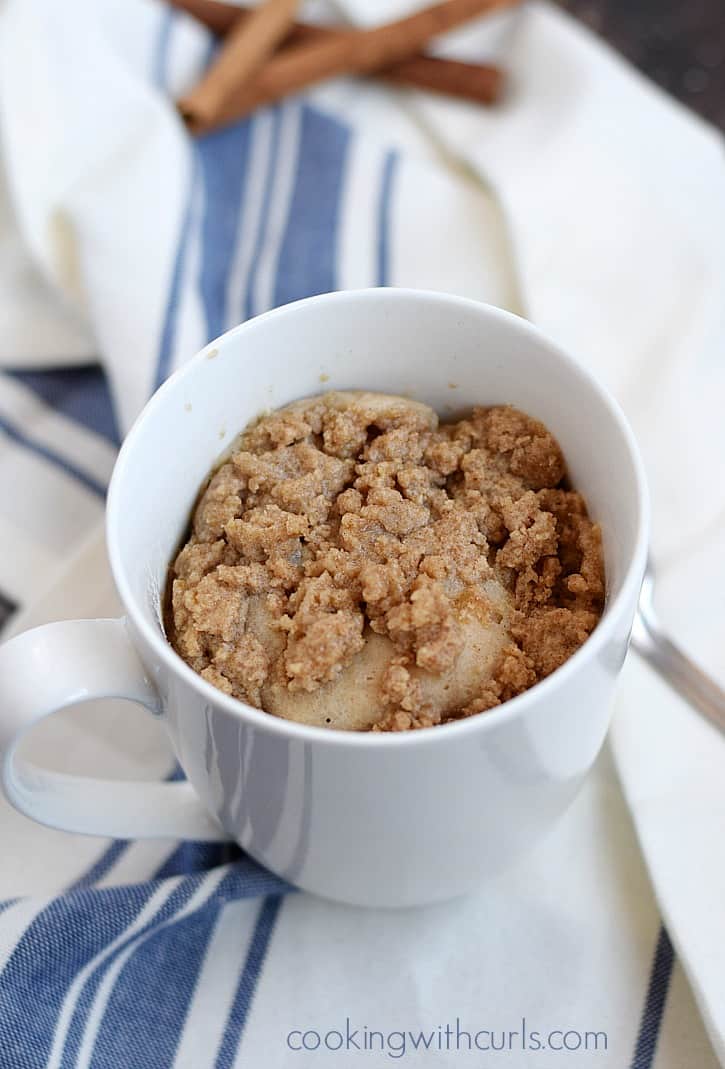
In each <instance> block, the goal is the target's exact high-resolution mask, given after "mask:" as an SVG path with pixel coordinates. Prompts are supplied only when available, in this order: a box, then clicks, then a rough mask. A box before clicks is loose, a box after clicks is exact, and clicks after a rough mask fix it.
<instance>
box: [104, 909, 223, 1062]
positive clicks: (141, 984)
mask: <svg viewBox="0 0 725 1069" xmlns="http://www.w3.org/2000/svg"><path fill="white" fill-rule="evenodd" d="M220 909H221V903H220V901H219V900H218V899H216V900H211V901H210V902H209V903H208V904H207V905H205V906H202V908H201V909H199V910H198V911H197V912H195V913H192V914H190V915H189V916H188V917H184V918H183V919H181V920H179V921H177V922H175V923H173V924H170V925H167V926H165V927H160V928H157V929H156V930H155V931H152V933H151V934H150V935H149V937H148V938H147V939H146V940H145V941H144V942H143V943H142V944H141V945H140V946H139V947H138V949H137V950H135V951H134V953H133V954H132V956H131V957H130V958H129V960H128V961H127V962H126V964H125V965H124V967H123V968H122V969H121V972H120V973H119V975H118V978H117V980H116V983H115V985H114V988H113V991H112V993H111V996H110V997H109V1000H108V1004H107V1006H106V1009H105V1012H104V1014H103V1020H102V1022H101V1026H100V1028H99V1031H98V1034H97V1036H96V1042H95V1044H94V1048H93V1056H92V1058H91V1062H90V1069H120V1067H121V1066H123V1069H151V1067H154V1069H155V1067H156V1066H170V1065H172V1063H173V1061H174V1055H175V1054H176V1049H177V1047H178V1045H179V1040H180V1038H181V1033H182V1030H183V1027H184V1021H185V1020H186V1015H187V1013H188V1010H189V1004H190V1002H191V998H192V995H193V994H194V988H195V986H196V982H197V978H198V975H199V971H200V969H201V966H202V964H203V961H204V955H205V953H206V948H207V945H208V943H209V939H210V938H211V934H212V931H213V930H214V925H215V924H216V921H217V918H218V916H219V911H220Z"/></svg>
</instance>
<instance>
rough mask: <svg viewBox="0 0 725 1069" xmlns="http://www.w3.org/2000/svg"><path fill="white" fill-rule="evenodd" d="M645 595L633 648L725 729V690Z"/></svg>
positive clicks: (633, 629)
mask: <svg viewBox="0 0 725 1069" xmlns="http://www.w3.org/2000/svg"><path fill="white" fill-rule="evenodd" d="M647 602H648V599H646V598H643V599H642V601H640V606H639V609H638V612H637V616H636V617H635V621H634V627H633V628H632V648H633V649H634V650H636V652H637V653H638V654H639V655H640V657H642V658H643V659H644V660H645V661H647V663H648V664H650V665H651V666H652V667H653V668H654V669H656V671H657V672H659V674H660V675H661V676H662V678H663V679H664V680H666V682H667V683H669V684H670V686H671V687H672V688H673V689H674V690H676V691H677V693H678V694H680V695H681V696H682V697H683V698H684V699H685V700H686V701H688V702H689V703H690V705H691V706H692V707H693V708H694V709H696V710H697V711H698V712H699V713H701V714H702V715H703V716H704V717H706V718H707V719H708V720H710V721H711V722H712V723H713V724H715V725H716V726H717V727H718V728H719V729H720V730H721V731H722V732H725V690H723V688H722V687H721V686H719V684H717V683H716V682H715V680H714V679H713V678H712V677H711V676H709V675H708V674H707V672H705V671H704V670H703V669H702V668H700V666H699V665H697V664H695V662H694V661H693V660H691V659H690V658H689V657H688V656H687V654H686V653H684V652H683V650H681V649H680V647H679V646H677V645H676V644H675V643H674V642H673V641H672V640H671V639H670V638H669V637H668V636H667V634H666V633H665V632H664V631H663V630H662V626H661V624H660V622H659V620H658V618H657V615H656V613H655V612H654V609H653V607H652V605H651V602H650V603H649V604H648V603H647Z"/></svg>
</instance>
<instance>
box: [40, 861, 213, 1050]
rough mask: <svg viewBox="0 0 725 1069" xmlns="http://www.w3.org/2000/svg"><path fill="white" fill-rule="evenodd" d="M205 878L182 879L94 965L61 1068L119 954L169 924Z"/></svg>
mask: <svg viewBox="0 0 725 1069" xmlns="http://www.w3.org/2000/svg"><path fill="white" fill-rule="evenodd" d="M208 878H209V877H208V874H204V875H203V876H201V877H199V876H196V875H195V876H189V877H187V878H186V879H184V880H182V881H181V882H180V883H179V884H178V886H177V887H175V888H174V890H173V891H171V893H170V894H169V896H168V898H166V899H165V900H164V901H163V902H162V904H161V905H160V907H159V908H158V910H157V911H156V912H155V913H154V915H153V916H152V917H151V919H150V920H149V921H147V923H146V924H144V925H143V926H142V927H141V928H140V929H139V930H138V931H137V932H135V933H134V934H133V935H131V936H129V937H128V939H125V940H122V941H121V942H120V943H119V945H118V946H116V947H115V948H114V949H113V950H112V951H111V953H110V954H108V955H107V956H106V957H104V959H103V961H101V962H99V963H98V965H97V966H96V968H95V969H94V970H93V972H92V973H91V975H90V976H89V977H88V979H87V980H86V981H85V984H84V985H83V989H82V991H81V993H80V995H79V997H78V1001H77V1002H76V1005H75V1008H74V1011H73V1016H72V1018H71V1022H70V1025H69V1028H68V1034H67V1036H66V1041H65V1046H64V1048H63V1057H62V1059H61V1063H60V1064H61V1069H73V1067H74V1066H75V1062H76V1058H77V1055H78V1051H79V1048H80V1045H81V1042H82V1040H83V1033H84V1031H85V1028H86V1025H87V1023H88V1016H89V1013H90V1011H91V1007H92V1006H93V1001H94V998H95V996H96V994H97V992H98V988H99V985H100V983H101V981H102V980H103V978H104V976H105V975H106V973H107V971H108V969H109V968H110V966H111V965H112V964H113V962H114V961H115V960H116V958H117V957H118V956H119V954H121V953H122V952H123V951H124V950H126V949H127V947H128V946H133V945H135V944H138V943H140V942H141V940H142V939H143V938H144V937H145V936H146V935H147V934H148V933H150V932H152V931H154V930H155V929H156V928H157V927H158V926H159V925H162V924H165V923H166V922H169V921H173V920H174V917H175V916H176V914H177V913H178V912H179V910H181V909H182V908H183V906H185V905H186V904H187V902H188V901H189V899H190V898H191V896H192V895H193V894H194V893H195V891H196V890H197V889H198V887H199V885H200V884H201V883H202V882H203V880H205V879H208ZM149 886H151V887H154V889H157V888H158V884H156V885H154V884H149ZM96 893H97V894H99V895H102V894H103V892H101V891H99V892H96ZM217 893H218V889H217ZM117 983H118V981H117ZM137 997H142V993H141V992H138V993H137ZM127 1035H128V1032H127Z"/></svg>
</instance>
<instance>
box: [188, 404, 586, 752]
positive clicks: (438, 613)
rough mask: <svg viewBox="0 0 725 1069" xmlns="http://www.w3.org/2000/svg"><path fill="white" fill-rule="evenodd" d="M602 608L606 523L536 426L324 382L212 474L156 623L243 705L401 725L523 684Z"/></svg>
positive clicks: (436, 718)
mask: <svg viewBox="0 0 725 1069" xmlns="http://www.w3.org/2000/svg"><path fill="white" fill-rule="evenodd" d="M603 604H604V569H603V563H602V553H601V544H600V535H599V530H598V528H597V526H596V525H595V524H593V523H592V521H591V520H590V519H589V517H588V515H587V510H586V505H585V503H584V500H583V499H582V497H581V495H580V494H578V493H577V492H576V491H574V490H571V489H567V488H566V469H565V464H564V458H563V456H562V453H561V450H560V448H559V446H558V444H557V442H556V440H555V439H554V438H553V437H552V435H551V434H550V433H549V431H548V430H547V429H546V427H544V426H543V424H542V423H540V422H538V421H537V420H535V419H532V418H530V417H529V416H527V415H524V414H523V413H522V412H519V411H517V410H516V409H514V408H510V407H494V408H476V409H474V411H473V413H472V415H471V416H470V418H468V419H462V420H459V421H457V422H455V423H447V424H446V423H443V424H439V422H438V418H437V416H436V414H435V412H434V411H433V410H432V409H431V408H429V407H428V406H426V405H423V404H419V403H417V402H413V401H410V400H407V399H405V398H402V397H393V396H388V395H384V394H372V393H358V392H345V393H334V392H331V393H327V394H323V395H321V396H318V397H312V398H309V399H307V400H304V401H299V402H296V403H294V404H292V405H290V406H288V407H287V408H283V409H280V410H278V411H276V412H273V413H271V414H269V415H266V416H264V417H262V418H261V419H259V420H258V421H257V422H256V423H254V424H253V425H252V426H250V427H249V428H248V429H247V430H246V431H244V432H243V434H242V435H241V436H240V438H239V439H238V440H237V442H236V443H235V446H234V448H233V451H232V453H231V455H230V456H229V459H228V460H226V461H225V463H224V464H222V466H221V467H220V468H219V469H218V470H217V471H216V472H215V473H214V474H213V475H212V477H211V479H210V481H209V483H208V485H207V486H206V488H205V489H204V491H203V493H202V494H201V497H200V499H199V502H198V504H197V506H196V509H195V511H194V516H193V523H192V532H191V537H190V538H189V540H188V542H187V543H186V545H185V546H184V547H183V548H182V550H181V551H180V553H179V554H178V556H177V557H176V560H175V561H174V563H173V566H172V589H171V606H170V611H169V612H168V614H167V631H168V634H169V639H170V641H171V642H172V644H173V646H174V647H175V649H176V650H177V652H178V653H179V654H180V655H181V656H182V657H183V658H184V660H185V661H186V662H187V663H188V664H189V665H190V666H191V667H192V668H193V669H194V670H195V671H196V672H198V673H200V674H201V675H202V676H203V677H204V679H206V680H208V681H209V682H210V683H212V684H214V686H216V687H218V688H219V689H220V690H222V691H224V692H225V693H227V694H230V695H233V696H234V697H236V698H240V699H241V700H243V701H245V702H248V703H249V704H251V705H254V706H257V707H259V708H261V709H266V710H267V711H268V712H270V713H274V714H276V715H278V716H286V717H288V718H290V719H294V720H299V721H302V722H305V723H310V724H319V725H329V726H333V727H339V728H345V729H348V730H351V729H352V730H355V729H357V730H368V729H371V730H374V731H395V730H405V729H409V728H421V727H429V726H431V725H434V724H440V723H443V722H446V721H450V720H455V719H460V718H461V717H465V716H470V715H471V714H474V713H479V712H483V711H485V710H487V709H490V708H492V707H493V706H496V705H498V704H500V703H501V702H503V701H506V700H507V699H509V698H511V697H514V696H515V695H517V694H520V693H521V692H522V691H524V690H526V689H527V688H529V687H531V686H532V685H533V684H534V683H536V682H537V681H538V680H540V679H542V678H543V677H544V676H547V675H548V674H549V673H550V672H553V671H554V669H555V668H557V667H558V666H559V665H561V664H562V663H563V662H564V661H566V660H567V658H568V657H570V656H571V655H572V653H574V651H575V650H576V649H577V648H578V647H579V646H580V645H581V644H582V643H583V642H584V640H585V639H586V638H587V636H588V635H589V634H590V633H591V632H592V630H593V629H594V627H595V626H596V623H597V621H598V619H599V617H600V615H601V612H602V608H603Z"/></svg>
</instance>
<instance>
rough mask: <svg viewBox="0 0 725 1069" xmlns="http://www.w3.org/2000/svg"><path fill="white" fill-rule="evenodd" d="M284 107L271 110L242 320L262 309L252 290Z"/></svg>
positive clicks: (264, 226)
mask: <svg viewBox="0 0 725 1069" xmlns="http://www.w3.org/2000/svg"><path fill="white" fill-rule="evenodd" d="M284 106H285V105H280V106H278V107H275V108H272V109H271V115H272V146H271V149H270V153H269V164H268V167H267V176H266V182H265V186H264V195H263V197H262V207H261V210H260V222H259V226H258V227H257V233H256V238H255V243H254V254H253V257H252V266H251V269H250V271H249V277H248V278H247V286H246V290H245V293H244V304H243V309H244V319H251V318H252V316H253V315H256V313H257V312H258V311H261V310H262V309H258V308H255V304H254V290H255V285H256V281H257V271H258V268H259V260H260V257H261V254H262V250H263V248H264V242H265V240H266V238H267V224H268V222H269V208H270V204H271V202H272V189H273V186H274V176H275V171H276V168H277V159H278V156H279V134H280V127H281V125H282V108H283V107H284Z"/></svg>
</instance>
